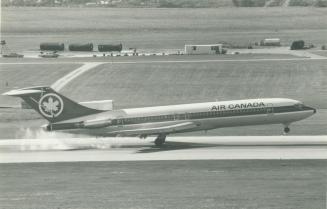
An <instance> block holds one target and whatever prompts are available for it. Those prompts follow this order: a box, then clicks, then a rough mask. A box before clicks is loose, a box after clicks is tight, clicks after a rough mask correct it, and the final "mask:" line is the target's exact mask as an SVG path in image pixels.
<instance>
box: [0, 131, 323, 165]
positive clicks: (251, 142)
mask: <svg viewBox="0 0 327 209" xmlns="http://www.w3.org/2000/svg"><path fill="white" fill-rule="evenodd" d="M152 139H153V138H152ZM222 159H224V160H226V159H228V160H233V159H248V160H249V159H278V160H280V159H327V136H217V137H169V138H168V141H167V142H166V144H165V145H164V146H163V147H161V148H158V147H156V146H154V145H153V140H149V139H147V140H140V139H138V138H118V137H116V138H96V139H95V138H62V139H60V138H53V139H12V140H10V139H9V140H0V163H28V162H80V161H153V160H222Z"/></svg>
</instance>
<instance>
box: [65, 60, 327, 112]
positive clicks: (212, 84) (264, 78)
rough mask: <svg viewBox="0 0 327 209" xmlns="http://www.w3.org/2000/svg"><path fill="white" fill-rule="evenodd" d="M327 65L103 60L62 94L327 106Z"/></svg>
mask: <svg viewBox="0 0 327 209" xmlns="http://www.w3.org/2000/svg"><path fill="white" fill-rule="evenodd" d="M326 64H327V62H326V61H325V60H312V61H310V60H306V61H280V62H276V61H265V62H219V63H165V64H162V63H146V64H142V63H138V64H118V63H117V64H115V63H113V64H103V65H100V66H98V67H96V69H93V70H92V71H89V72H87V73H85V74H83V75H82V76H80V77H78V78H77V79H75V80H74V81H73V82H71V83H70V84H68V85H67V86H66V87H65V89H63V93H65V94H66V95H68V96H70V97H72V98H74V99H76V100H79V101H81V100H95V99H113V100H115V107H116V108H125V107H141V106H153V105H168V104H183V103H190V102H204V101H213V100H218V101H221V100H232V99H244V98H260V97H288V98H293V99H298V100H301V101H303V102H305V103H306V104H307V105H310V106H313V107H316V108H319V109H326V108H327V99H326V98H327V90H326V89H327V82H326V78H327V69H326ZM80 92H83V94H81V93H80Z"/></svg>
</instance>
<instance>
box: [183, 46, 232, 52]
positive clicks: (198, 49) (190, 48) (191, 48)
mask: <svg viewBox="0 0 327 209" xmlns="http://www.w3.org/2000/svg"><path fill="white" fill-rule="evenodd" d="M225 53H226V50H225V49H223V45H222V44H207V45H185V54H225Z"/></svg>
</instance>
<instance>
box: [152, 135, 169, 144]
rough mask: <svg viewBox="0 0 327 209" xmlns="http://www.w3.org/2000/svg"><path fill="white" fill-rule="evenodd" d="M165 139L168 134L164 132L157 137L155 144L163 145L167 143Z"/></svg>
mask: <svg viewBox="0 0 327 209" xmlns="http://www.w3.org/2000/svg"><path fill="white" fill-rule="evenodd" d="M165 141H166V135H164V134H160V135H159V136H158V137H157V138H156V140H154V144H155V145H156V146H161V145H163V144H164V143H165Z"/></svg>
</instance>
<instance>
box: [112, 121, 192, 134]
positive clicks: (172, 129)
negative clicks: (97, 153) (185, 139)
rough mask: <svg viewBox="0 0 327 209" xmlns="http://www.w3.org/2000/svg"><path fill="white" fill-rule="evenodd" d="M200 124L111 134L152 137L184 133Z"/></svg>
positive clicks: (185, 123)
mask: <svg viewBox="0 0 327 209" xmlns="http://www.w3.org/2000/svg"><path fill="white" fill-rule="evenodd" d="M197 126H198V124H196V123H194V122H183V123H178V124H174V125H168V126H161V127H155V128H140V129H130V130H121V131H113V132H109V134H116V135H121V136H137V135H151V134H161V133H167V134H168V133H173V132H177V131H183V130H188V129H193V128H196V127H197Z"/></svg>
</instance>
